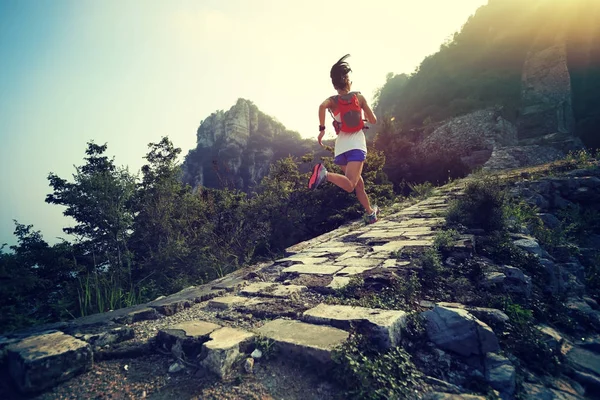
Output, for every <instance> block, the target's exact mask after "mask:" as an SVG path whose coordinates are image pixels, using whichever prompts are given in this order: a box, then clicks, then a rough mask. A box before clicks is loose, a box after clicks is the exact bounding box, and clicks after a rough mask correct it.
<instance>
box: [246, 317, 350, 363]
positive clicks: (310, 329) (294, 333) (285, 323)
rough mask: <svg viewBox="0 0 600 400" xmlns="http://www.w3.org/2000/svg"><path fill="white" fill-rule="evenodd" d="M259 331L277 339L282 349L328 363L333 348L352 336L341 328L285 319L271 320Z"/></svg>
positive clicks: (308, 358)
mask: <svg viewBox="0 0 600 400" xmlns="http://www.w3.org/2000/svg"><path fill="white" fill-rule="evenodd" d="M257 332H258V333H259V334H260V335H263V336H265V337H267V338H269V339H271V340H273V341H275V344H276V345H277V347H278V349H279V350H280V351H282V352H284V353H289V354H291V355H294V356H297V357H300V358H304V359H307V360H310V361H316V362H318V363H321V364H328V363H329V362H330V361H331V352H332V351H333V349H334V348H336V347H337V346H339V345H341V344H342V343H344V342H345V341H346V340H347V339H348V337H349V336H350V335H349V333H348V332H345V331H343V330H341V329H337V328H332V327H329V326H322V325H312V324H307V323H305V322H299V321H291V320H285V319H276V320H274V321H269V322H267V323H266V324H264V325H263V326H262V327H260V328H259V329H258V330H257Z"/></svg>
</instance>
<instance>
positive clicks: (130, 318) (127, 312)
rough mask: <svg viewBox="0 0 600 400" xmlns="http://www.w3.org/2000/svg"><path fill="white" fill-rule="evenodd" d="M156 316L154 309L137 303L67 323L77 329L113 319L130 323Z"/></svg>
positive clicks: (107, 323) (98, 324)
mask: <svg viewBox="0 0 600 400" xmlns="http://www.w3.org/2000/svg"><path fill="white" fill-rule="evenodd" d="M158 317H159V314H158V312H157V311H156V309H154V308H152V307H148V306H146V305H144V304H138V305H136V306H132V307H125V308H120V309H118V310H114V311H107V312H104V313H98V314H92V315H88V316H85V317H81V318H77V319H76V320H74V321H72V322H70V323H69V325H70V326H72V327H73V328H74V329H77V328H84V327H86V326H91V325H97V326H103V325H109V324H110V323H111V322H113V321H114V322H117V323H119V324H132V323H134V322H138V321H145V320H150V319H157V318H158Z"/></svg>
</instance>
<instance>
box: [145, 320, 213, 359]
mask: <svg viewBox="0 0 600 400" xmlns="http://www.w3.org/2000/svg"><path fill="white" fill-rule="evenodd" d="M219 328H221V326H220V325H217V324H213V323H210V322H204V321H188V322H182V323H180V324H175V325H172V326H170V327H168V328H166V329H161V330H159V331H158V333H157V335H156V345H157V346H159V347H161V348H162V349H163V350H166V351H170V352H172V353H174V354H175V356H177V357H183V356H184V355H185V357H186V358H187V359H194V358H195V357H196V356H197V355H198V353H200V351H201V348H202V347H201V346H202V344H203V343H204V342H206V341H207V340H209V335H210V334H211V333H212V332H213V331H215V330H217V329H219Z"/></svg>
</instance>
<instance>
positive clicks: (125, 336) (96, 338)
mask: <svg viewBox="0 0 600 400" xmlns="http://www.w3.org/2000/svg"><path fill="white" fill-rule="evenodd" d="M73 336H75V337H76V338H78V339H81V340H85V341H86V342H88V343H89V344H91V345H93V346H96V347H104V346H107V345H110V344H113V343H120V342H123V341H125V340H130V339H133V338H134V336H135V332H134V330H133V328H129V327H119V328H114V329H111V330H110V331H108V332H103V333H96V334H86V335H82V334H79V335H77V334H75V335H73Z"/></svg>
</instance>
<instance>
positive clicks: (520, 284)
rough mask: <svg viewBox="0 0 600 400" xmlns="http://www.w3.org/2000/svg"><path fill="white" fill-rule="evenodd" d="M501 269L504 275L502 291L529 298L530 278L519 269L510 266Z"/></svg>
mask: <svg viewBox="0 0 600 400" xmlns="http://www.w3.org/2000/svg"><path fill="white" fill-rule="evenodd" d="M503 269H504V275H506V279H505V280H504V289H505V290H506V291H508V292H510V293H518V294H522V295H524V296H526V297H529V296H530V295H531V278H530V277H529V276H527V275H525V274H524V273H523V271H521V270H520V269H518V268H515V267H511V266H510V265H505V266H504V267H503Z"/></svg>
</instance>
